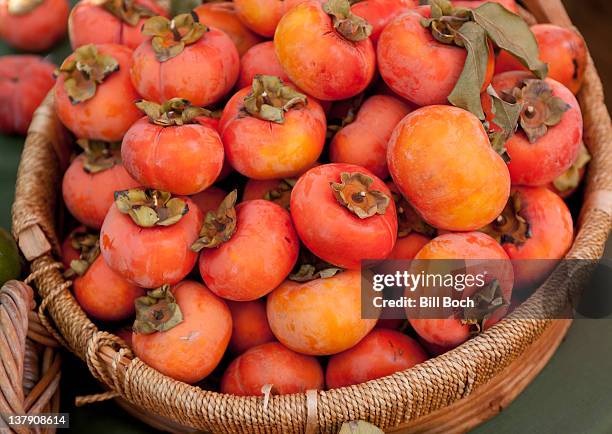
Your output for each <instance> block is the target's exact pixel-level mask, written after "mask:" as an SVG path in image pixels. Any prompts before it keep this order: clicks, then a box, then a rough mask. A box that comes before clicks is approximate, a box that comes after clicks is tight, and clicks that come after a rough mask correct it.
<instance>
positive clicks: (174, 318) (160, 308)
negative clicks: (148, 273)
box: [133, 285, 183, 334]
mask: <svg viewBox="0 0 612 434" xmlns="http://www.w3.org/2000/svg"><path fill="white" fill-rule="evenodd" d="M134 304H135V306H136V319H135V320H134V327H133V330H134V332H135V333H142V334H151V333H155V332H165V331H168V330H170V329H172V328H173V327H175V326H177V325H178V324H180V323H181V322H183V313H182V312H181V308H180V307H179V305H178V303H177V302H176V299H175V298H174V295H173V294H172V291H171V290H170V285H164V286H162V287H160V288H157V289H153V290H151V291H149V292H147V295H145V296H143V297H138V298H137V299H136V301H135V302H134Z"/></svg>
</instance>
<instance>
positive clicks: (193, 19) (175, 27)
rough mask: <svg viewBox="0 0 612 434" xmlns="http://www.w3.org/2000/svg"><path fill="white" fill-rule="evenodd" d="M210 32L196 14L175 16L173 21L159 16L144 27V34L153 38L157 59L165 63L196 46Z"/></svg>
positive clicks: (148, 21) (152, 43) (152, 44)
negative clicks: (186, 49)
mask: <svg viewBox="0 0 612 434" xmlns="http://www.w3.org/2000/svg"><path fill="white" fill-rule="evenodd" d="M207 31H208V28H207V27H206V26H204V25H203V24H202V23H200V22H198V16H197V15H196V14H195V13H185V14H180V15H177V16H175V17H174V18H173V19H172V20H169V19H168V18H166V17H162V16H157V17H152V18H149V19H148V20H147V21H146V22H145V23H144V25H143V27H142V33H143V35H146V36H151V47H152V48H153V51H154V52H155V58H156V59H157V60H158V61H159V62H165V61H167V60H169V59H172V58H173V57H176V56H178V55H179V54H181V53H182V52H183V50H184V49H185V46H187V45H191V44H194V43H195V42H197V41H199V40H200V38H201V37H202V36H203V35H204V33H206V32H207Z"/></svg>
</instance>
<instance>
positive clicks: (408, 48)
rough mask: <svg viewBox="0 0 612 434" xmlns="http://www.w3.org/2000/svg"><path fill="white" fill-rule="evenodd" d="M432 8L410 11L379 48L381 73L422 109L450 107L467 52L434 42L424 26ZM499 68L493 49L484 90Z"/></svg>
mask: <svg viewBox="0 0 612 434" xmlns="http://www.w3.org/2000/svg"><path fill="white" fill-rule="evenodd" d="M424 16H425V17H429V8H419V9H418V11H417V10H414V11H408V12H407V13H405V14H402V15H401V16H399V17H397V18H396V19H395V20H393V21H391V23H389V24H388V25H387V26H386V27H385V29H384V30H383V31H382V33H381V34H380V37H379V39H378V45H377V50H376V51H377V59H378V70H379V71H380V75H381V76H382V78H383V80H384V81H385V83H387V85H388V86H389V87H390V88H391V90H393V91H394V92H395V93H397V94H398V95H400V96H401V97H403V98H406V99H407V100H408V101H410V102H412V103H414V104H416V105H418V106H428V105H435V104H448V96H449V95H450V94H451V92H452V91H453V88H454V87H455V85H456V84H457V80H458V79H459V76H460V75H461V71H463V67H464V64H465V59H466V57H467V51H466V50H465V49H464V48H461V47H458V46H455V45H447V44H443V43H441V42H438V41H436V40H435V39H434V37H433V36H432V34H431V31H430V30H429V29H426V28H424V27H423V26H422V25H421V20H422V19H423V17H424ZM494 68H495V56H494V55H493V47H492V45H491V44H489V62H488V64H487V72H486V76H485V81H484V83H483V86H482V89H481V90H484V89H486V88H487V86H488V85H489V82H490V81H491V77H492V76H493V72H494Z"/></svg>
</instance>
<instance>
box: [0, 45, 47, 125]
mask: <svg viewBox="0 0 612 434" xmlns="http://www.w3.org/2000/svg"><path fill="white" fill-rule="evenodd" d="M54 70H55V67H54V66H53V64H51V63H49V62H47V61H45V60H44V59H43V58H42V57H38V56H26V55H22V56H2V57H1V58H0V132H2V133H4V134H15V133H16V134H22V135H23V134H26V133H27V131H28V127H29V126H30V122H31V121H32V115H33V114H34V110H36V108H37V107H38V106H39V105H40V103H41V102H42V100H43V99H44V98H45V96H46V95H47V93H48V92H49V90H51V88H52V87H53V84H54V80H53V71H54Z"/></svg>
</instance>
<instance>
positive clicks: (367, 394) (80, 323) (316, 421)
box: [13, 0, 612, 433]
mask: <svg viewBox="0 0 612 434" xmlns="http://www.w3.org/2000/svg"><path fill="white" fill-rule="evenodd" d="M524 3H526V4H527V6H528V9H529V11H530V12H531V13H532V14H533V16H535V17H536V18H537V19H538V21H540V22H554V23H556V24H559V25H564V26H571V22H570V20H569V18H568V16H567V14H566V12H565V10H564V9H563V6H562V4H561V2H560V0H531V1H525V2H524ZM578 98H579V101H580V104H581V107H582V110H583V115H584V128H585V142H586V144H587V146H588V148H589V150H590V151H591V154H592V155H593V160H592V161H591V163H590V168H589V171H588V176H587V186H586V192H585V201H584V204H583V208H582V212H581V216H580V219H579V221H578V229H577V236H576V240H575V242H574V245H573V247H572V249H571V251H570V252H569V253H568V255H567V257H568V258H571V259H592V260H594V259H598V258H600V257H601V255H602V253H603V248H604V244H605V241H606V239H607V237H608V233H609V231H610V227H611V226H612V129H611V126H610V117H609V114H608V111H607V109H606V107H605V105H604V103H603V92H602V87H601V83H600V80H599V77H598V75H597V72H596V70H595V67H594V65H593V63H592V60H591V59H589V64H588V66H587V71H586V77H585V83H584V85H583V88H582V90H581V92H580V94H579V95H578ZM69 152H70V151H69V146H68V143H67V138H66V135H65V133H64V132H63V129H62V127H61V125H60V124H59V121H58V119H57V117H56V116H55V114H54V113H53V100H52V97H51V96H49V97H47V99H46V100H45V101H44V102H43V104H42V106H41V107H40V108H39V109H38V111H37V112H36V114H35V119H34V121H33V123H32V126H31V127H30V131H29V135H28V138H27V141H26V145H25V148H24V151H23V155H22V159H21V164H20V167H19V173H18V180H17V190H16V200H15V204H14V208H13V225H14V227H13V230H14V235H15V237H16V238H17V239H18V241H19V245H20V247H21V249H22V251H23V253H24V254H25V256H26V257H27V258H28V260H29V261H30V262H31V268H32V270H33V272H34V273H35V275H36V279H35V282H36V286H37V288H38V292H39V294H40V295H41V297H42V298H43V302H44V303H45V306H46V307H47V310H48V313H49V314H50V316H51V319H52V321H53V323H54V326H55V327H56V328H57V330H58V332H59V333H60V334H61V336H62V337H63V344H64V345H66V347H67V348H68V349H70V350H71V351H73V352H74V353H75V354H76V355H78V356H79V357H80V358H82V359H83V360H84V361H85V362H86V363H87V365H88V367H89V369H90V371H91V373H92V374H93V375H94V376H95V377H96V378H97V379H98V380H100V381H101V382H102V383H103V384H104V385H105V386H106V387H107V388H108V389H109V392H106V393H105V394H102V395H101V396H99V397H93V398H91V399H90V400H95V399H101V398H108V397H118V398H119V401H118V402H119V403H120V405H122V406H124V407H126V408H127V409H128V411H130V412H132V413H133V414H135V415H137V416H139V417H140V418H142V419H143V420H145V421H146V422H148V423H150V424H151V425H153V426H155V427H158V428H162V429H166V430H171V431H193V430H204V431H211V432H282V433H294V432H295V433H297V432H318V431H320V432H335V431H337V430H338V428H339V427H340V425H341V424H342V423H343V422H345V421H349V420H355V419H361V420H367V421H370V422H372V423H373V424H375V425H377V426H379V427H381V428H382V429H385V430H387V431H394V430H399V429H404V428H409V429H410V430H411V432H412V431H414V432H463V431H466V430H467V429H469V428H471V427H473V426H474V425H476V424H478V423H480V422H482V421H483V420H485V419H488V418H489V417H492V416H493V415H494V414H496V413H497V412H499V411H500V410H501V409H502V408H503V407H505V406H506V405H508V403H509V402H510V401H511V400H512V399H513V398H514V397H515V396H516V395H517V394H518V393H520V391H522V390H523V388H524V387H525V386H526V385H527V384H528V383H529V382H530V381H531V379H532V378H533V377H534V376H535V375H536V374H537V373H538V372H539V371H540V369H541V368H542V367H543V366H544V365H545V363H546V362H547V361H548V358H549V357H550V356H551V355H552V353H553V352H554V350H555V349H556V347H557V345H558V344H559V342H560V340H561V339H562V337H563V336H564V334H565V332H566V330H567V328H568V326H569V323H570V321H569V320H550V319H536V318H544V316H543V315H542V313H543V309H544V307H543V306H546V307H547V309H549V310H551V309H552V310H559V311H560V310H562V309H565V308H567V303H568V299H570V298H571V297H573V296H574V295H575V294H576V293H578V292H579V291H580V290H581V288H582V287H583V286H584V285H585V284H586V279H587V277H588V275H589V270H587V269H584V268H572V266H571V265H567V266H564V267H559V268H558V269H557V270H556V271H555V272H554V273H553V275H552V276H551V277H550V278H549V279H548V280H547V281H546V283H545V284H544V285H543V286H542V287H541V288H539V289H538V291H537V292H536V293H535V294H534V295H533V296H532V297H531V298H530V299H529V300H528V301H527V302H525V303H524V304H523V305H522V306H521V307H519V308H518V309H517V310H516V311H515V312H514V313H513V314H512V315H510V316H509V317H508V318H506V319H504V320H503V321H501V322H499V323H498V324H496V325H495V326H493V327H491V328H490V329H489V330H487V331H486V332H485V333H483V334H481V335H479V336H477V337H475V338H474V339H472V340H470V341H468V342H466V343H465V344H463V345H461V346H459V347H458V348H456V349H454V350H452V351H450V352H448V353H446V354H443V355H442V356H439V357H437V358H435V359H431V360H429V361H427V362H425V363H422V364H420V365H418V366H415V367H414V368H411V369H408V370H406V371H403V372H398V373H396V374H394V375H391V376H388V377H384V378H381V379H378V380H374V381H370V382H367V383H364V384H360V385H355V386H351V387H346V388H342V389H336V390H330V391H309V392H307V393H304V394H295V395H283V396H272V397H271V399H270V401H269V403H268V404H267V406H265V407H264V405H263V399H262V398H260V397H236V396H230V395H223V394H220V393H216V392H210V391H205V390H202V389H200V388H197V387H194V386H190V385H188V384H185V383H181V382H178V381H175V380H172V379H170V378H168V377H165V376H163V375H162V374H160V373H158V372H157V371H155V370H153V369H152V368H150V367H148V366H147V365H145V364H144V363H143V362H142V361H141V360H139V359H138V358H137V357H135V356H134V355H133V354H132V353H131V352H130V350H129V349H128V348H127V347H126V346H125V345H124V343H123V342H122V341H121V340H120V339H119V338H117V337H116V336H114V335H112V334H110V333H107V332H104V331H100V330H98V329H97V328H96V326H95V325H94V324H93V323H92V322H91V321H90V320H89V319H88V318H87V317H86V316H85V314H84V313H83V311H82V310H81V309H80V307H79V306H78V304H77V303H76V301H75V300H74V298H73V296H72V294H71V292H70V290H69V286H70V282H66V281H65V280H64V278H63V277H62V275H61V273H60V271H59V270H58V265H57V263H56V258H57V257H58V253H59V241H58V233H57V231H56V230H57V229H58V228H56V224H55V222H56V221H57V220H56V218H55V217H56V214H57V212H59V211H58V209H60V208H61V207H57V206H56V205H57V201H58V200H57V196H58V185H59V181H60V179H61V176H62V173H63V171H64V170H65V168H66V165H67V163H68V156H69ZM571 263H572V261H567V262H565V264H571ZM520 318H532V319H528V320H527V319H520Z"/></svg>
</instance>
